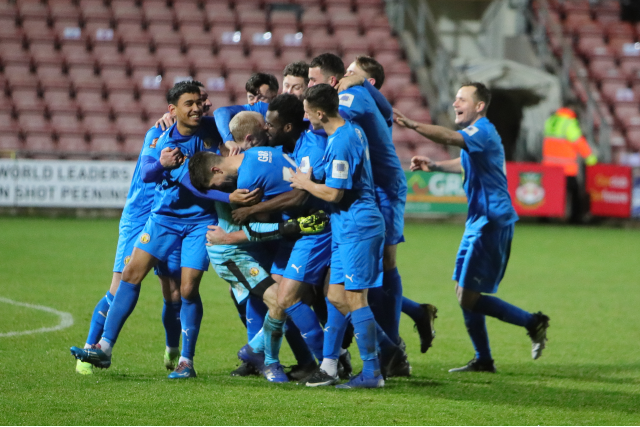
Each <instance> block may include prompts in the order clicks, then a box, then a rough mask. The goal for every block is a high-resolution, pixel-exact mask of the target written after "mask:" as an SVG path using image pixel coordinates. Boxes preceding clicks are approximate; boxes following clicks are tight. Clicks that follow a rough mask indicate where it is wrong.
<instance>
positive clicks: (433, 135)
mask: <svg viewBox="0 0 640 427" xmlns="http://www.w3.org/2000/svg"><path fill="white" fill-rule="evenodd" d="M393 112H394V114H395V117H394V122H396V123H397V124H399V125H400V126H402V127H405V128H407V129H412V130H415V131H416V132H418V133H419V134H420V135H422V136H424V137H425V138H429V139H430V140H432V141H433V142H437V143H438V144H443V145H453V146H456V147H460V148H466V145H465V143H464V138H463V137H462V135H461V134H460V133H459V132H456V131H454V130H451V129H447V128H446V127H444V126H437V125H428V124H426V123H420V122H416V121H415V120H411V119H409V118H408V117H407V116H405V115H404V114H402V113H401V112H400V111H399V110H398V109H396V108H394V109H393Z"/></svg>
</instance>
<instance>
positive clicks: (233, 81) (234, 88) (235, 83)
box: [226, 72, 251, 104]
mask: <svg viewBox="0 0 640 427" xmlns="http://www.w3.org/2000/svg"><path fill="white" fill-rule="evenodd" d="M249 77H251V72H236V73H233V74H230V75H229V76H228V77H227V79H226V84H227V86H228V87H229V90H230V91H231V92H233V93H236V94H237V93H240V92H244V93H245V95H246V89H245V85H246V83H247V80H249ZM242 103H243V104H245V103H246V102H242Z"/></svg>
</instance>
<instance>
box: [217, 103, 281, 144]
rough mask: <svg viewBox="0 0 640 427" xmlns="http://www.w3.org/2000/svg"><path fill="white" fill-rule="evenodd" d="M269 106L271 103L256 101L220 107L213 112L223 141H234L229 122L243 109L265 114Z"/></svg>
mask: <svg viewBox="0 0 640 427" xmlns="http://www.w3.org/2000/svg"><path fill="white" fill-rule="evenodd" d="M268 108H269V104H267V103H265V102H256V103H255V104H253V105H250V104H245V105H230V106H228V107H220V108H218V109H216V110H215V111H214V112H213V117H214V119H215V121H216V126H217V127H218V132H220V136H221V137H222V142H223V143H224V142H227V141H233V136H232V135H231V131H230V130H229V122H231V119H232V118H233V117H234V116H235V115H236V114H238V113H240V112H241V111H255V112H257V113H260V114H262V115H263V116H265V115H266V114H267V109H268Z"/></svg>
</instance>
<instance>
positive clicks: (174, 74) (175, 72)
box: [162, 68, 204, 87]
mask: <svg viewBox="0 0 640 427" xmlns="http://www.w3.org/2000/svg"><path fill="white" fill-rule="evenodd" d="M190 80H193V76H192V75H191V73H190V72H189V69H185V68H182V69H171V70H166V71H165V72H164V74H163V75H162V81H163V83H164V84H165V87H171V86H173V85H174V84H176V83H178V82H184V81H190ZM203 84H204V83H203Z"/></svg>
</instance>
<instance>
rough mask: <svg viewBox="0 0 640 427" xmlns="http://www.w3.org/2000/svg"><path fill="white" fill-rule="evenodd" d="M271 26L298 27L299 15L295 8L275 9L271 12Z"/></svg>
mask: <svg viewBox="0 0 640 427" xmlns="http://www.w3.org/2000/svg"><path fill="white" fill-rule="evenodd" d="M269 26H270V28H271V29H272V30H275V29H276V28H282V27H291V28H296V29H297V28H298V16H297V12H296V11H295V10H274V11H271V13H270V14H269Z"/></svg>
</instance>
